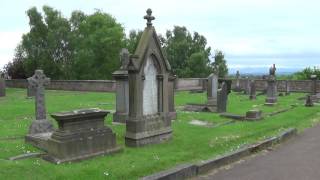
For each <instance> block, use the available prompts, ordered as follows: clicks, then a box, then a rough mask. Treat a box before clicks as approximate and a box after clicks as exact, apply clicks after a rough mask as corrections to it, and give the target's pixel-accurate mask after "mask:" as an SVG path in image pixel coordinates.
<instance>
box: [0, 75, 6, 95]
mask: <svg viewBox="0 0 320 180" xmlns="http://www.w3.org/2000/svg"><path fill="white" fill-rule="evenodd" d="M4 96H6V80H5V77H4V73H1V72H0V97H4Z"/></svg>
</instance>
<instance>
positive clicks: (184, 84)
mask: <svg viewBox="0 0 320 180" xmlns="http://www.w3.org/2000/svg"><path fill="white" fill-rule="evenodd" d="M225 80H232V88H234V87H235V85H236V80H235V79H225ZM245 81H246V79H240V87H241V88H242V89H244V86H245ZM206 84H207V81H206V78H179V79H176V80H175V85H174V86H175V90H176V91H190V90H206ZM266 84H267V81H266V80H263V79H257V80H256V89H257V90H258V91H262V90H264V89H265V88H266ZM312 84H313V82H312V81H311V80H288V85H289V86H290V91H291V92H311V88H312ZM6 86H7V87H12V88H27V86H28V83H27V80H24V79H13V80H6ZM277 86H278V91H285V90H286V80H278V81H277ZM115 88H116V85H115V81H112V80H52V81H51V83H50V85H49V86H48V87H47V89H54V90H67V91H96V92H114V91H115ZM317 90H318V92H320V81H317Z"/></svg>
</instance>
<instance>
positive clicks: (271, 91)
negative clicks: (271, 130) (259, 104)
mask: <svg viewBox="0 0 320 180" xmlns="http://www.w3.org/2000/svg"><path fill="white" fill-rule="evenodd" d="M276 103H277V84H276V80H275V79H272V78H271V79H269V80H268V87H267V98H266V102H265V105H270V106H272V105H274V104H276Z"/></svg>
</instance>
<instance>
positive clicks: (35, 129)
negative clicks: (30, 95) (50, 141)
mask: <svg viewBox="0 0 320 180" xmlns="http://www.w3.org/2000/svg"><path fill="white" fill-rule="evenodd" d="M28 82H29V83H30V84H31V86H32V87H33V88H34V89H35V115H36V119H35V120H34V121H32V123H31V126H30V127H29V133H28V135H27V136H26V141H27V142H30V143H34V142H35V141H34V137H38V135H39V134H46V133H50V132H52V131H53V125H52V124H51V123H50V122H49V121H48V120H47V116H46V115H47V112H46V106H45V86H46V85H49V83H50V78H47V77H46V76H45V74H44V73H43V71H42V70H36V71H35V74H34V75H33V76H32V77H30V78H28ZM33 145H36V146H37V144H33ZM40 148H41V147H40Z"/></svg>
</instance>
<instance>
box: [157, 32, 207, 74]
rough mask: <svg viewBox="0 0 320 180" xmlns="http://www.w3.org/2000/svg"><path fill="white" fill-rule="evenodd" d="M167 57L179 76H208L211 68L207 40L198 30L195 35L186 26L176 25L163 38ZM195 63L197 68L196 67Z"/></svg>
mask: <svg viewBox="0 0 320 180" xmlns="http://www.w3.org/2000/svg"><path fill="white" fill-rule="evenodd" d="M161 42H162V43H163V47H164V50H165V52H166V55H167V58H168V60H169V62H170V64H171V66H172V69H173V71H174V73H175V74H177V75H178V76H179V77H206V76H207V75H209V73H210V71H208V69H211V64H210V59H209V56H210V51H211V48H210V47H207V40H206V38H205V37H204V36H202V35H200V34H199V33H197V32H194V33H193V35H191V33H190V32H189V31H188V30H187V28H186V27H180V26H175V27H174V28H173V30H172V31H170V30H168V31H167V32H166V38H163V39H162V40H161ZM194 65H196V66H197V68H194Z"/></svg>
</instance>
